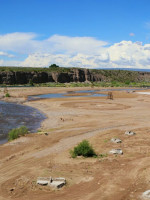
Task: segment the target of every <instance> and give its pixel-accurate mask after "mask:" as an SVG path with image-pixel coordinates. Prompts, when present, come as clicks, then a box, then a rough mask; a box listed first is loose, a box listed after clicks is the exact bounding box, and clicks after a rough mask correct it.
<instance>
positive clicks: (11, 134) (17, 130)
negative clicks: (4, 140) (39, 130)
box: [8, 126, 28, 141]
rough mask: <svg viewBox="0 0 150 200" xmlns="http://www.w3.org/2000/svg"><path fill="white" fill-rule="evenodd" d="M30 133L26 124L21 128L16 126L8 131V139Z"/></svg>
mask: <svg viewBox="0 0 150 200" xmlns="http://www.w3.org/2000/svg"><path fill="white" fill-rule="evenodd" d="M27 133H28V128H27V127H25V126H21V127H20V128H15V129H12V130H11V131H9V133H8V140H9V141H11V140H14V139H16V138H18V137H20V136H24V135H25V134H27Z"/></svg>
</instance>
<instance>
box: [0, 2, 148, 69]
mask: <svg viewBox="0 0 150 200" xmlns="http://www.w3.org/2000/svg"><path fill="white" fill-rule="evenodd" d="M149 8H150V0H0V66H25V67H48V66H50V65H51V64H54V63H55V64H57V65H59V66H61V67H82V68H136V69H137V68H141V69H150V12H149Z"/></svg>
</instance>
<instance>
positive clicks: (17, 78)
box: [0, 68, 150, 85]
mask: <svg viewBox="0 0 150 200" xmlns="http://www.w3.org/2000/svg"><path fill="white" fill-rule="evenodd" d="M11 69H12V68H11ZM127 80H128V81H135V82H140V81H146V82H149V81H150V73H149V72H133V71H124V70H88V69H75V68H73V69H69V70H68V71H67V72H60V71H49V70H46V71H44V70H43V71H42V69H41V71H35V70H34V71H31V70H30V71H28V70H26V71H23V70H22V71H21V70H19V71H13V70H8V71H5V70H3V71H0V84H8V85H14V84H27V83H29V82H30V81H32V82H33V83H46V82H60V83H69V82H85V81H90V82H94V81H121V82H124V81H127Z"/></svg>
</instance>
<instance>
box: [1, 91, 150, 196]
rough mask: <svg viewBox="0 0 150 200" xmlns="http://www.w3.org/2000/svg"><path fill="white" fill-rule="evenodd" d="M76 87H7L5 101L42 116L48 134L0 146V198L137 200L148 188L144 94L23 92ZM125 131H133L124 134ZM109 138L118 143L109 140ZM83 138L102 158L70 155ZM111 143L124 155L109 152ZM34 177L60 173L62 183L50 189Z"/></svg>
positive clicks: (149, 159)
mask: <svg viewBox="0 0 150 200" xmlns="http://www.w3.org/2000/svg"><path fill="white" fill-rule="evenodd" d="M79 89H80V88H25V89H24V90H21V89H14V88H11V89H9V90H10V91H9V92H10V94H11V96H12V97H11V98H9V99H8V100H9V101H19V102H22V103H23V104H25V105H29V106H33V107H34V108H37V109H39V110H40V111H42V112H44V113H45V114H46V115H47V119H46V120H45V121H44V122H43V123H42V125H41V130H42V131H43V132H47V133H48V135H45V134H42V133H41V134H39V133H37V134H32V135H28V136H25V137H22V138H19V139H17V140H14V141H13V142H11V143H7V144H4V145H2V146H0V199H2V200H4V199H7V200H10V199H15V200H27V199H33V200H35V199H36V200H45V199H47V198H48V199H55V200H61V199H62V200H64V199H65V200H70V199H71V200H81V199H83V200H95V199H100V200H104V199H109V200H116V199H117V200H124V199H125V200H127V199H141V194H142V192H144V191H146V190H148V189H150V186H149V180H150V173H149V172H150V157H149V156H150V148H149V146H150V135H149V130H150V125H149V119H150V112H149V108H150V99H149V95H143V94H142V95H141V94H138V93H127V92H126V91H115V92H113V95H114V99H113V100H109V99H107V98H106V97H101V98H100V97H92V98H90V97H80V96H79V97H75V98H74V97H70V98H63V99H43V100H42V99H40V100H36V101H29V102H26V101H25V100H26V98H27V96H28V95H33V94H45V93H48V92H51V93H55V92H65V91H72V90H79ZM81 89H82V90H83V89H87V88H81ZM147 92H148V91H147ZM0 94H1V95H2V92H1V93H0ZM126 130H133V131H135V132H136V135H135V136H126V135H124V132H125V131H126ZM112 137H119V138H120V139H121V140H122V141H123V142H122V143H121V144H113V143H111V142H110V139H111V138H112ZM83 139H88V140H89V141H90V143H91V144H92V145H93V148H94V149H95V150H96V152H97V153H98V154H105V155H106V154H107V157H103V158H87V159H85V158H82V157H80V158H77V159H72V158H70V154H69V151H70V149H72V148H73V147H74V146H75V145H76V144H77V143H79V142H80V141H82V140H83ZM113 148H121V149H122V150H123V152H124V154H123V155H119V156H114V155H110V154H109V150H111V149H113ZM39 176H46V177H47V176H52V177H59V176H61V177H65V178H66V179H67V185H66V186H65V187H64V188H62V189H60V190H56V191H54V190H52V189H50V188H49V187H41V186H37V185H36V179H37V177H39Z"/></svg>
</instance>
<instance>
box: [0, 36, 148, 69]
mask: <svg viewBox="0 0 150 200" xmlns="http://www.w3.org/2000/svg"><path fill="white" fill-rule="evenodd" d="M10 51H11V52H12V53H13V52H14V53H15V54H17V56H16V58H17V57H19V55H20V54H23V55H26V54H27V56H26V59H24V60H23V61H17V60H14V59H13V60H12V61H11V60H10V59H9V61H7V60H6V59H5V60H4V59H3V60H0V65H13V66H14V65H19V66H30V67H45V66H49V65H50V64H53V63H56V64H58V65H60V66H64V67H88V68H105V67H107V68H108V67H110V68H112V67H119V68H121V67H124V68H129V67H132V68H150V59H149V55H150V44H145V45H143V44H142V42H140V41H137V42H132V41H121V42H118V43H114V44H112V45H110V44H108V43H107V42H105V41H101V40H98V39H96V38H93V37H68V36H61V35H53V36H51V37H49V38H47V39H44V40H39V39H38V36H37V35H36V34H34V33H10V34H6V35H0V56H1V57H2V56H5V57H12V56H13V55H12V54H9V53H8V52H10Z"/></svg>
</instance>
